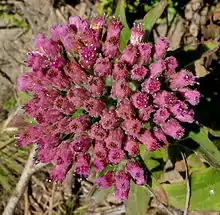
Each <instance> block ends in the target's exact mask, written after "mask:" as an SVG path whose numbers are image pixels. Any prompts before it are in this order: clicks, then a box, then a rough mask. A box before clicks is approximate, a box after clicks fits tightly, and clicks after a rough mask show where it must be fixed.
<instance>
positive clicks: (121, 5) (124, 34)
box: [115, 0, 131, 51]
mask: <svg viewBox="0 0 220 215" xmlns="http://www.w3.org/2000/svg"><path fill="white" fill-rule="evenodd" d="M115 16H116V17H120V20H121V22H122V24H123V25H124V28H123V29H122V31H121V35H120V39H121V44H120V49H121V51H122V50H123V49H124V48H125V46H126V45H127V43H128V41H129V39H130V35H131V31H130V28H129V26H128V23H127V19H126V15H125V0H119V1H118V5H117V8H116V11H115Z"/></svg>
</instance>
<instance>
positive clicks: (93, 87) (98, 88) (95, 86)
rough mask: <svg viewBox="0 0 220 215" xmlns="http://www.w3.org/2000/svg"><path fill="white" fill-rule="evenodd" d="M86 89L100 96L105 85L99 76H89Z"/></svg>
mask: <svg viewBox="0 0 220 215" xmlns="http://www.w3.org/2000/svg"><path fill="white" fill-rule="evenodd" d="M87 85H88V90H89V92H90V93H91V94H92V95H93V96H101V95H102V94H103V91H104V88H105V85H104V83H103V81H102V79H101V78H99V77H94V76H90V77H89V79H88V81H87Z"/></svg>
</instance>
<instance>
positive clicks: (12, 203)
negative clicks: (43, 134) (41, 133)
mask: <svg viewBox="0 0 220 215" xmlns="http://www.w3.org/2000/svg"><path fill="white" fill-rule="evenodd" d="M35 153H36V146H34V147H33V149H32V151H31V153H30V155H29V158H28V161H27V164H26V165H25V168H24V170H23V172H22V175H21V177H20V180H19V182H18V183H17V185H16V188H15V190H14V192H13V194H12V196H11V197H10V199H9V200H8V203H7V205H6V207H5V210H4V212H3V214H2V215H12V214H14V210H15V208H16V206H17V204H18V202H19V200H20V198H21V196H22V195H23V193H24V191H25V188H26V187H27V184H28V183H29V181H30V179H31V176H32V175H33V174H34V173H35V172H37V171H38V170H40V169H41V168H42V167H44V166H45V165H46V164H44V163H39V164H37V165H35V164H34V157H35Z"/></svg>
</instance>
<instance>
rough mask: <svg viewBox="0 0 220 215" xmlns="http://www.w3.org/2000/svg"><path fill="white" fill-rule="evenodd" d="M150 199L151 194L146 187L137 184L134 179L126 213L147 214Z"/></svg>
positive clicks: (130, 214)
mask: <svg viewBox="0 0 220 215" xmlns="http://www.w3.org/2000/svg"><path fill="white" fill-rule="evenodd" d="M149 201H150V194H149V193H148V191H147V190H146V188H144V187H142V186H137V185H136V184H135V183H134V182H133V181H132V182H131V187H130V192H129V196H128V201H127V202H126V215H133V214H140V215H142V214H146V213H147V209H148V203H149Z"/></svg>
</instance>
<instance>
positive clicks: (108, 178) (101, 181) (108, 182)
mask: <svg viewBox="0 0 220 215" xmlns="http://www.w3.org/2000/svg"><path fill="white" fill-rule="evenodd" d="M114 182H115V177H114V174H113V172H111V171H109V172H107V173H105V175H104V176H102V177H99V178H97V179H96V185H97V186H98V188H99V189H101V190H106V189H108V188H109V187H111V186H112V185H113V184H114Z"/></svg>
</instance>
